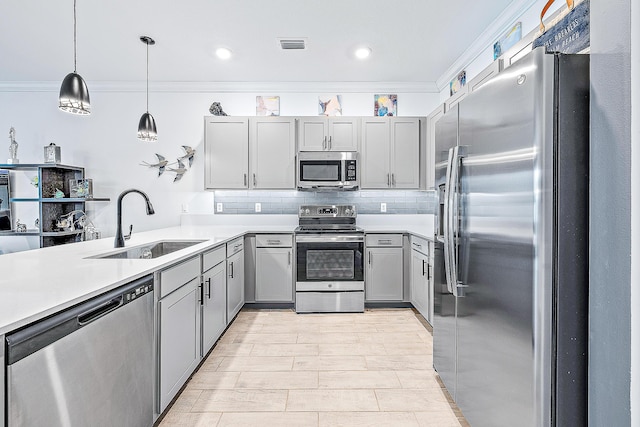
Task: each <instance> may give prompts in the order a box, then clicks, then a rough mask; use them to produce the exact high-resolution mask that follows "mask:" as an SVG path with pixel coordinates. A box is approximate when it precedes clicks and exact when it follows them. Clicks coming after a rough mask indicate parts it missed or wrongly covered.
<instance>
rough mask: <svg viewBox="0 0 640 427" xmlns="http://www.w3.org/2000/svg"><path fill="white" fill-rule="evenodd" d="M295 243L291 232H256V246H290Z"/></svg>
mask: <svg viewBox="0 0 640 427" xmlns="http://www.w3.org/2000/svg"><path fill="white" fill-rule="evenodd" d="M292 244H293V236H292V235H291V234H256V247H259V248H269V247H282V248H290V247H291V246H292Z"/></svg>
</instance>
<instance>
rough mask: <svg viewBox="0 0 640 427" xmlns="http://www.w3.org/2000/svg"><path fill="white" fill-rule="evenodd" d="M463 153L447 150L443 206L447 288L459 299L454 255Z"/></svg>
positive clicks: (460, 286)
mask: <svg viewBox="0 0 640 427" xmlns="http://www.w3.org/2000/svg"><path fill="white" fill-rule="evenodd" d="M465 151H466V150H465V147H460V146H455V147H453V148H451V149H450V150H449V162H450V163H449V165H448V170H447V171H448V172H449V173H448V176H449V179H448V180H447V182H448V186H447V204H445V210H446V211H447V212H446V214H448V215H445V217H446V221H447V223H446V226H447V227H446V232H447V235H448V239H447V238H446V237H445V246H446V247H445V261H446V259H447V254H448V258H449V262H448V264H449V268H448V270H447V272H448V273H449V276H448V277H447V287H448V288H449V292H451V293H452V294H453V295H455V296H460V297H461V296H464V293H463V289H462V288H463V287H464V285H463V284H462V283H461V282H459V281H458V265H457V256H456V253H457V245H458V235H459V227H458V224H459V219H458V207H459V201H458V197H459V182H460V162H461V161H462V158H463V157H464V156H465V154H466V152H465ZM449 167H450V171H449ZM447 205H448V208H447ZM445 264H446V262H445Z"/></svg>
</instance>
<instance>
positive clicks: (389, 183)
mask: <svg viewBox="0 0 640 427" xmlns="http://www.w3.org/2000/svg"><path fill="white" fill-rule="evenodd" d="M387 187H391V175H389V174H387Z"/></svg>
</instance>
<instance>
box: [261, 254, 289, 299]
mask: <svg viewBox="0 0 640 427" xmlns="http://www.w3.org/2000/svg"><path fill="white" fill-rule="evenodd" d="M292 255H293V254H292V249H291V248H257V249H256V302H265V301H266V302H268V301H273V302H293V270H292Z"/></svg>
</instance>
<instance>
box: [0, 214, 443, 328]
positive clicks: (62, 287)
mask: <svg viewBox="0 0 640 427" xmlns="http://www.w3.org/2000/svg"><path fill="white" fill-rule="evenodd" d="M358 225H360V226H362V227H363V228H364V230H365V232H367V233H390V232H395V233H410V234H415V235H417V236H420V237H424V238H427V239H433V235H432V234H433V227H432V226H431V223H430V222H429V221H424V222H420V223H405V224H402V225H401V224H389V225H382V224H377V223H370V222H369V221H364V223H362V224H358ZM294 228H295V226H291V225H269V226H239V225H182V226H178V227H171V228H163V229H158V230H152V231H146V232H140V233H134V234H133V236H132V237H131V239H130V240H128V241H127V242H126V245H125V247H126V248H131V247H134V246H139V245H145V244H149V243H153V242H157V241H161V240H204V241H203V242H201V243H197V244H195V245H193V246H190V247H188V248H185V249H181V250H178V251H176V252H172V253H170V254H167V255H164V256H161V257H158V258H154V259H96V258H91V257H95V256H97V255H102V254H109V253H112V252H115V251H118V249H115V248H114V247H113V237H108V238H104V239H100V240H92V241H87V242H79V243H74V244H71V245H61V246H55V247H48V248H42V249H34V250H30V251H25V252H17V253H12V254H5V255H2V256H0V272H1V277H0V335H2V334H6V333H7V332H10V331H12V330H15V329H18V328H21V327H23V326H25V325H28V324H29V323H32V322H34V321H36V320H39V319H42V318H44V317H47V316H49V315H51V314H54V313H56V312H59V311H61V310H64V309H66V308H69V307H71V306H73V305H75V304H78V303H80V302H82V301H85V300H87V299H89V298H91V297H94V296H96V295H100V294H102V293H104V292H106V291H109V290H111V289H113V288H116V287H118V286H120V285H122V284H125V283H127V282H130V281H132V280H135V279H137V278H139V277H142V276H144V275H146V274H151V273H153V272H155V271H158V270H161V269H163V268H166V267H168V266H171V265H173V264H176V263H177V262H180V261H182V260H185V259H187V258H190V257H192V256H194V255H196V254H199V253H202V252H203V251H206V250H208V249H212V248H214V247H216V246H219V245H222V244H225V243H226V242H228V241H230V240H233V239H234V238H237V237H240V236H242V235H245V234H253V233H292V232H293V229H294ZM120 249H124V248H120Z"/></svg>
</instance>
